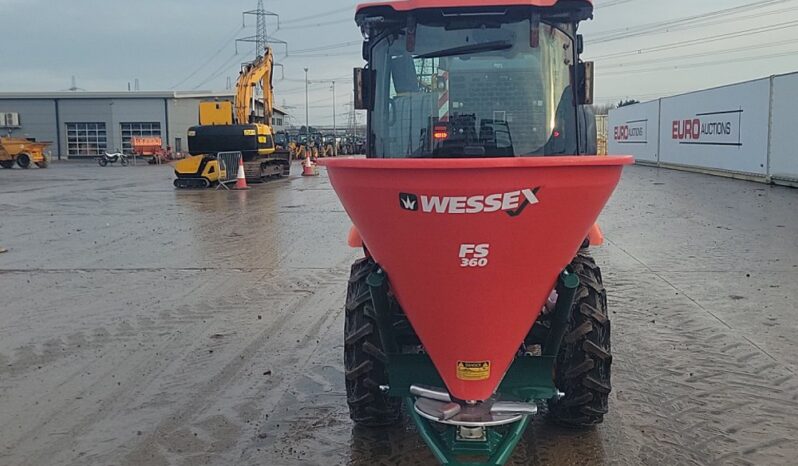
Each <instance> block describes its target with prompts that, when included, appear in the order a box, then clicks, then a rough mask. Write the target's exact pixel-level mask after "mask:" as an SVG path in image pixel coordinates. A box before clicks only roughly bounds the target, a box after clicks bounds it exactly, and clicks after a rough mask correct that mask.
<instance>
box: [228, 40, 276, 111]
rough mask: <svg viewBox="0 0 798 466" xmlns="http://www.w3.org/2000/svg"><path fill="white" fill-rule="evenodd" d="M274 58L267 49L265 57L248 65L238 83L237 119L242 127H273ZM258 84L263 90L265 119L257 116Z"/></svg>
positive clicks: (236, 99)
mask: <svg viewBox="0 0 798 466" xmlns="http://www.w3.org/2000/svg"><path fill="white" fill-rule="evenodd" d="M273 69H274V56H273V55H272V50H271V48H269V47H266V50H265V51H264V54H263V56H261V57H259V58H258V59H257V60H255V62H253V63H251V64H249V65H246V66H245V67H244V69H243V70H242V71H241V75H240V76H239V77H238V81H237V82H236V96H235V119H236V122H237V123H238V124H240V125H243V124H247V123H263V124H265V125H269V126H271V124H272V114H273V112H274V109H273V106H274V91H273V89H272V70H273ZM258 84H260V85H261V87H262V88H263V107H264V115H263V117H259V116H257V112H256V108H255V100H256V99H255V90H256V89H257V86H258Z"/></svg>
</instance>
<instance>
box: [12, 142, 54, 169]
mask: <svg viewBox="0 0 798 466" xmlns="http://www.w3.org/2000/svg"><path fill="white" fill-rule="evenodd" d="M50 144H52V143H50V142H34V141H30V140H28V139H23V138H14V137H0V167H3V168H12V167H13V166H14V163H15V162H16V164H17V165H19V166H20V168H30V165H31V164H32V163H33V164H36V166H37V167H39V168H47V165H48V164H49V160H48V159H47V155H45V153H44V150H45V149H47V147H49V146H50Z"/></svg>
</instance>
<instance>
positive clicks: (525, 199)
mask: <svg viewBox="0 0 798 466" xmlns="http://www.w3.org/2000/svg"><path fill="white" fill-rule="evenodd" d="M539 191H540V188H534V189H522V190H519V191H510V192H506V193H498V194H487V195H478V196H427V195H416V194H410V193H399V207H400V208H402V209H404V210H409V211H411V212H418V211H420V212H423V213H427V214H453V215H457V214H482V213H491V212H498V211H504V212H506V213H507V215H509V216H511V217H517V216H518V215H521V213H522V212H523V211H524V210H525V209H526V208H527V207H529V206H530V205H534V204H538V203H539V202H540V201H539V200H538V197H537V194H538V192H539Z"/></svg>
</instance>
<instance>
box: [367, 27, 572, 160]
mask: <svg viewBox="0 0 798 466" xmlns="http://www.w3.org/2000/svg"><path fill="white" fill-rule="evenodd" d="M531 26H532V25H531V24H530V21H529V20H520V21H515V22H497V23H493V24H490V25H486V24H481V25H479V27H468V28H452V27H451V26H449V27H445V26H436V25H425V24H418V25H417V27H416V33H415V37H414V38H413V37H411V38H410V39H408V38H407V36H406V34H405V33H395V34H389V35H386V36H385V37H384V38H382V39H381V40H380V41H379V42H377V44H375V46H374V48H373V50H372V55H371V56H372V60H371V66H372V68H373V69H374V71H375V72H376V76H377V83H376V89H375V101H374V111H373V112H372V114H371V131H372V134H373V137H374V146H373V156H375V157H385V158H405V157H418V158H422V157H520V156H540V155H565V154H576V153H577V137H576V107H575V105H574V95H573V94H574V93H573V89H572V87H571V66H572V65H573V62H574V56H575V54H574V50H573V43H572V40H571V38H570V37H569V35H568V34H566V33H565V32H563V30H561V29H560V28H558V27H556V26H552V25H548V24H545V23H540V25H539V27H537V28H533V27H531ZM564 28H565V26H563V29H564ZM535 30H537V32H532V31H535ZM408 49H410V50H408Z"/></svg>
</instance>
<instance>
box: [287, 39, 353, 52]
mask: <svg viewBox="0 0 798 466" xmlns="http://www.w3.org/2000/svg"><path fill="white" fill-rule="evenodd" d="M362 43H363V42H362V41H359V40H350V41H347V42H338V43H336V44H329V45H322V46H320V47H311V48H308V49H299V50H292V51H291V53H292V54H297V53H299V54H301V53H308V52H321V51H323V50H334V49H340V48H344V47H351V46H353V45H361V44H362Z"/></svg>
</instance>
